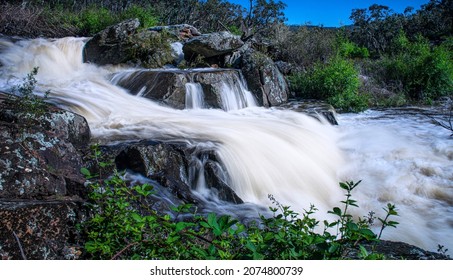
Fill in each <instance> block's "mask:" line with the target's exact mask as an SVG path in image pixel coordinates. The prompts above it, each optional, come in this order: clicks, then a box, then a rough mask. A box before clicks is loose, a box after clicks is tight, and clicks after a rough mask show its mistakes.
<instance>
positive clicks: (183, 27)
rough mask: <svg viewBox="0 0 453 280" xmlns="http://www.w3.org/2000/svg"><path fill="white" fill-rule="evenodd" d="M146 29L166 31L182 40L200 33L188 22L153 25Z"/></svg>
mask: <svg viewBox="0 0 453 280" xmlns="http://www.w3.org/2000/svg"><path fill="white" fill-rule="evenodd" d="M148 30H150V31H156V32H168V33H170V34H171V35H173V36H175V37H176V38H178V39H179V40H183V41H184V40H188V39H192V38H193V37H196V36H200V35H201V33H200V32H199V31H198V29H197V28H195V27H193V26H192V25H189V24H176V25H166V26H154V27H151V28H149V29H148Z"/></svg>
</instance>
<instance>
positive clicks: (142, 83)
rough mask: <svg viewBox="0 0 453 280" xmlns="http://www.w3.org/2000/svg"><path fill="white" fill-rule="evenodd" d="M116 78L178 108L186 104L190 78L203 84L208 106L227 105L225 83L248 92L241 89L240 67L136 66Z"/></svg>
mask: <svg viewBox="0 0 453 280" xmlns="http://www.w3.org/2000/svg"><path fill="white" fill-rule="evenodd" d="M114 81H115V82H116V83H117V84H118V85H119V86H121V87H123V88H125V89H127V90H128V91H129V92H131V93H132V94H140V95H141V96H143V97H146V98H149V99H151V100H154V101H157V102H161V103H163V104H165V105H168V106H170V107H172V108H175V109H184V108H185V102H186V101H185V100H186V86H185V85H186V83H189V82H191V83H199V84H200V85H201V87H202V90H203V93H204V105H205V107H206V108H222V109H225V108H226V107H225V106H226V105H225V104H223V103H222V97H221V95H222V94H223V93H224V92H223V91H224V87H225V84H228V86H229V87H231V88H232V89H235V90H236V91H239V93H240V94H245V93H244V92H240V91H241V90H244V87H245V85H244V82H243V81H242V77H241V74H240V72H239V70H236V69H214V68H205V69H198V70H179V69H164V70H156V69H153V70H137V71H134V72H130V73H127V74H126V75H124V76H121V77H115V78H114ZM229 94H233V93H229Z"/></svg>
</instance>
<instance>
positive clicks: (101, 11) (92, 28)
mask: <svg viewBox="0 0 453 280" xmlns="http://www.w3.org/2000/svg"><path fill="white" fill-rule="evenodd" d="M76 20H77V22H76V25H77V26H78V27H79V28H80V30H81V31H82V33H83V34H86V35H93V34H96V33H98V32H99V31H101V30H103V29H105V28H106V27H108V26H110V25H112V24H114V23H116V22H117V19H116V18H115V16H114V15H113V14H112V12H110V11H109V10H107V9H106V8H98V7H91V8H88V9H85V10H83V11H82V12H81V13H80V15H79V17H78V18H77V19H76Z"/></svg>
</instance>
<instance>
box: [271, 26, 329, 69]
mask: <svg viewBox="0 0 453 280" xmlns="http://www.w3.org/2000/svg"><path fill="white" fill-rule="evenodd" d="M336 33H337V31H336V30H333V29H327V28H322V27H308V26H290V27H289V26H286V25H283V24H281V25H275V26H274V27H273V29H272V30H271V32H269V34H270V36H269V39H270V40H271V41H272V42H273V44H274V45H275V49H276V51H275V52H274V53H273V54H272V57H273V58H274V59H276V60H283V61H287V62H289V63H291V64H292V65H293V66H294V68H296V69H297V70H303V69H307V68H311V67H312V66H313V65H314V64H315V63H317V62H326V61H328V60H330V59H331V58H332V57H333V56H335V55H336V45H335V44H336Z"/></svg>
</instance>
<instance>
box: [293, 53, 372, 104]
mask: <svg viewBox="0 0 453 280" xmlns="http://www.w3.org/2000/svg"><path fill="white" fill-rule="evenodd" d="M290 81H291V87H292V89H293V90H294V91H295V92H296V95H298V96H299V97H303V98H314V99H320V100H326V101H327V102H328V103H330V104H331V105H332V106H334V107H335V108H337V109H339V110H341V111H347V112H350V111H353V112H358V111H362V110H364V109H365V108H367V106H368V97H367V96H366V95H360V94H359V84H360V83H359V77H358V71H357V70H356V69H355V67H354V64H353V63H352V62H351V61H349V60H347V59H344V58H342V57H340V56H336V57H334V58H333V59H332V60H330V61H329V62H328V63H326V64H324V63H319V62H318V63H317V64H316V65H315V66H314V67H313V68H312V69H310V70H308V71H307V72H305V73H300V74H295V75H293V76H291V77H290Z"/></svg>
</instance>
